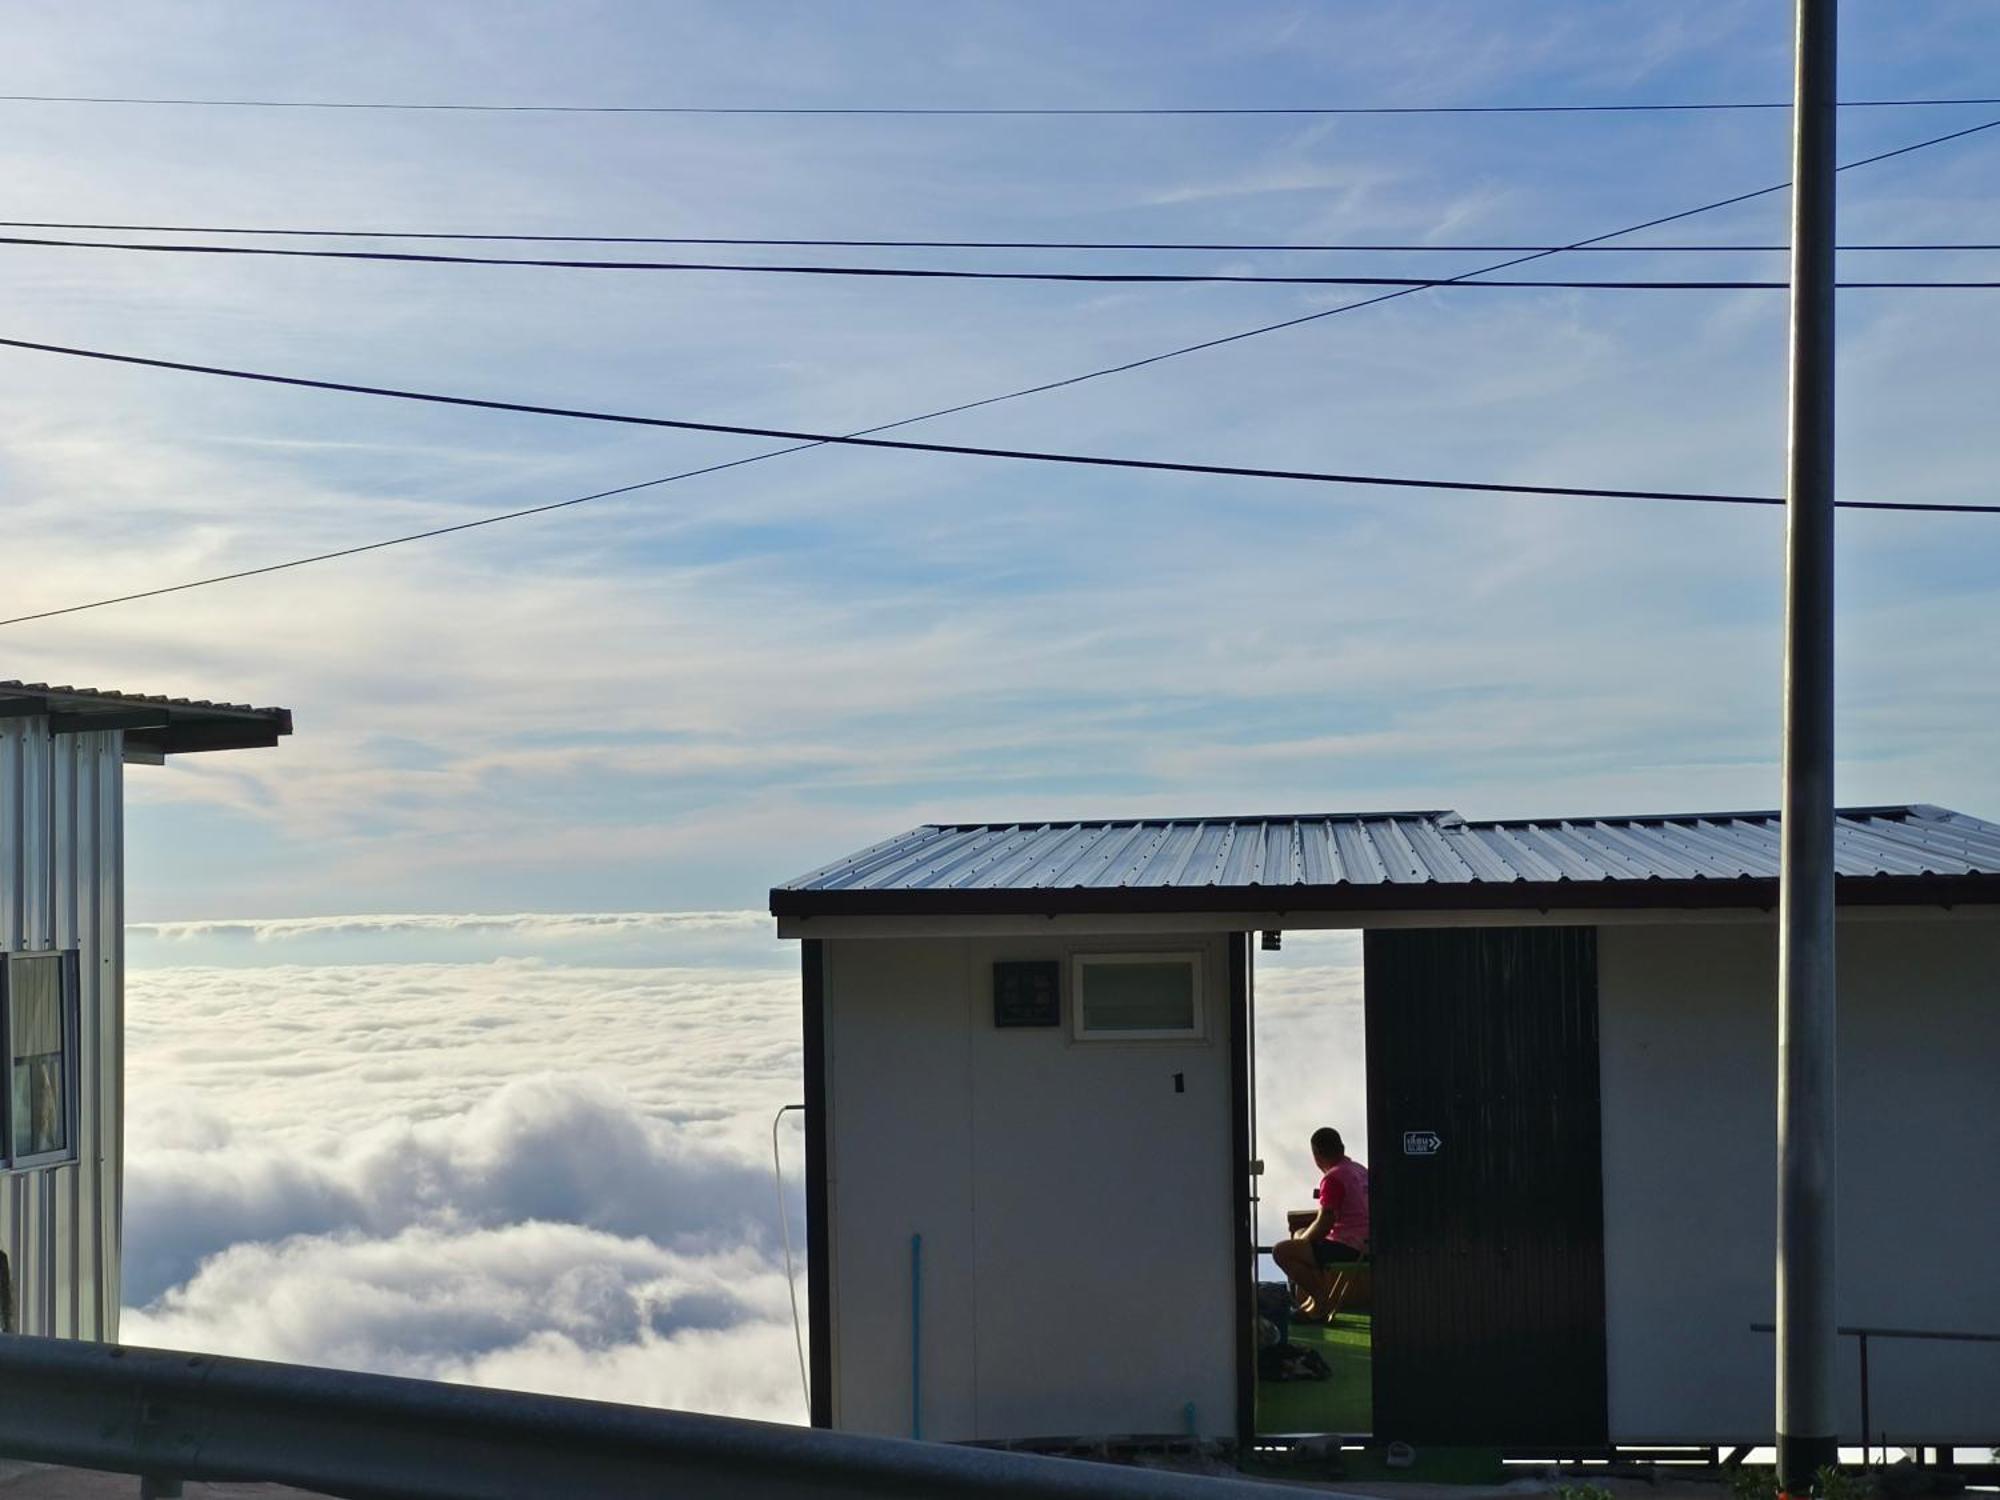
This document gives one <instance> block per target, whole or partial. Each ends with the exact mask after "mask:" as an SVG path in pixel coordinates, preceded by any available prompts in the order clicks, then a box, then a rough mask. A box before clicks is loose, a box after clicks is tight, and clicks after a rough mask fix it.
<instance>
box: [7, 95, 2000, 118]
mask: <svg viewBox="0 0 2000 1500" xmlns="http://www.w3.org/2000/svg"><path fill="white" fill-rule="evenodd" d="M0 103H7V104H138V105H167V106H173V107H177V108H198V109H324V110H381V111H397V112H419V113H437V114H543V115H771V116H805V117H813V118H823V117H827V116H841V115H855V116H863V115H875V116H886V117H921V116H958V117H982V116H983V117H988V118H994V117H1012V118H1068V119H1074V118H1080V117H1088V116H1110V117H1135V118H1144V117H1149V116H1150V117H1163V116H1184V117H1188V116H1191V117H1200V116H1231V115H1248V116H1256V115H1591V114H1707V113H1717V112H1725V111H1731V110H1781V109H1782V110H1789V109H1790V108H1791V107H1792V105H1791V101H1790V100H1789V99H1781V100H1752V101H1729V100H1719V101H1701V100H1697V101H1692V102H1663V103H1639V104H1301V105H1254V106H1244V105H1221V106H1200V105H1164V106H1146V105H1135V106H1100V105H1091V106H1084V107H1075V108H1050V107H1040V108H1036V107H1028V108H1018V107H1004V106H969V105H957V106H943V107H920V106H884V105H713V104H432V103H415V102H408V101H398V100H352V99H232V98H223V99H197V98H175V97H161V96H145V95H131V94H0ZM1970 104H2000V96H1991V97H1986V96H1980V97H1971V98H1942V99H1843V100H1842V101H1840V108H1842V109H1928V108H1942V107H1948V106H1952V105H1970Z"/></svg>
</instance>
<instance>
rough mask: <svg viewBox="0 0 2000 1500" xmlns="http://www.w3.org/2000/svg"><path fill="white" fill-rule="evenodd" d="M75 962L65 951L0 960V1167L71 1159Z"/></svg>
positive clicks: (73, 1152) (73, 1137)
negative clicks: (2, 1063) (2, 1060)
mask: <svg viewBox="0 0 2000 1500" xmlns="http://www.w3.org/2000/svg"><path fill="white" fill-rule="evenodd" d="M76 1038H77V1015H76V965H75V955H74V954H70V953H14V954H9V955H7V956H6V959H5V961H4V962H0V1040H3V1041H4V1044H5V1047H4V1052H5V1057H6V1063H7V1066H6V1070H5V1072H4V1074H0V1102H4V1108H0V1167H9V1168H11V1167H39V1166H48V1165H51V1164H53V1163H56V1162H64V1161H74V1160H75V1159H76Z"/></svg>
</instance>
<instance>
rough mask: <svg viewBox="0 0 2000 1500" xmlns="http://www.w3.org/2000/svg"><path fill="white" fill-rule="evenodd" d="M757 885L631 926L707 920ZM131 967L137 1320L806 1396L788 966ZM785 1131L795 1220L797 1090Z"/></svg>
mask: <svg viewBox="0 0 2000 1500" xmlns="http://www.w3.org/2000/svg"><path fill="white" fill-rule="evenodd" d="M623 915H627V914H618V913H597V914H593V913H585V914H580V915H579V916H576V917H574V918H568V919H565V922H568V923H573V924H575V925H576V926H577V927H580V928H581V929H582V930H584V931H585V932H586V933H588V932H590V931H593V930H594V929H595V927H596V926H597V925H599V924H600V923H615V922H616V921H617V920H618V919H619V918H620V917H621V916H623ZM641 915H645V914H641ZM744 915H747V914H733V913H720V914H698V916H697V919H696V920H695V921H692V922H686V923H676V922H671V921H670V922H664V923H652V924H648V925H647V927H646V929H645V930H646V932H647V933H648V935H649V940H650V941H651V942H652V943H653V944H654V946H655V952H656V956H657V955H658V954H659V953H662V952H664V953H675V954H678V953H680V952H683V951H690V950H693V951H698V950H699V948H700V945H701V944H702V943H703V942H704V941H705V940H706V926H705V922H704V919H706V918H709V917H713V918H716V919H718V920H720V921H721V922H722V924H723V925H724V926H725V927H731V926H738V925H741V924H740V922H739V921H738V920H737V919H738V918H740V917H741V916H744ZM409 920H411V919H406V918H400V917H399V918H391V919H389V921H390V922H391V923H392V924H399V925H400V924H402V923H405V922H406V921H409ZM479 920H482V919H475V918H466V917H462V916H458V915H455V914H420V915H419V916H418V917H417V918H416V919H415V926H416V928H417V929H418V930H419V931H420V932H435V931H445V932H456V931H458V930H459V928H460V924H461V923H462V922H468V921H470V922H477V921H479ZM489 920H490V919H489ZM257 925H258V924H255V923H251V922H242V923H222V924H219V927H220V929H221V930H223V931H254V930H256V928H257ZM526 925H527V930H528V932H529V933H531V934H532V935H533V936H534V937H535V938H536V939H537V940H545V939H549V937H550V934H551V932H552V931H553V933H554V934H555V936H554V939H553V941H554V942H555V943H556V944H558V945H561V944H565V943H567V942H568V941H569V939H568V938H567V937H566V936H565V934H566V933H567V932H568V931H570V930H571V928H570V927H569V926H565V925H562V924H558V925H556V926H554V927H553V928H549V927H545V926H544V925H543V924H542V923H540V922H539V921H537V920H535V919H533V918H530V919H529V920H528V922H527V924H526ZM480 930H484V929H480ZM280 932H281V933H285V934H287V935H288V936H290V939H291V940H294V941H307V940H309V939H320V940H323V941H327V942H332V943H346V944H351V945H356V946H365V945H368V944H371V943H373V942H375V941H377V940H378V938H379V936H380V933H379V930H378V928H377V927H376V925H375V924H373V923H371V922H369V921H366V920H363V921H355V922H346V923H334V924H331V926H330V927H328V928H324V929H322V928H319V927H313V926H309V927H307V928H306V929H305V932H304V935H303V936H299V935H294V934H292V933H291V930H290V929H283V928H281V929H280ZM277 940H278V941H286V940H287V937H283V936H281V937H280V938H278V939H277ZM773 946H774V947H775V944H773ZM129 991H130V993H129V997H128V1007H129V1010H130V1012H131V1017H132V1020H131V1026H130V1038H129V1056H128V1074H129V1081H128V1099H129V1115H128V1124H127V1133H126V1134H127V1198H126V1250H125V1263H124V1264H125V1293H126V1302H127V1308H126V1312H125V1315H124V1319H123V1326H122V1328H121V1337H123V1338H124V1339H125V1340H126V1341H128V1342H132V1343H139V1344H154V1345H163V1346H167V1347H178V1348H198V1349H207V1350H212V1351H216V1352H222V1353H234V1354H240V1355H247V1356H253V1357H261V1358H270V1359H280V1360H291V1361H299V1362H303V1363H307V1364H324V1365H334V1366H342V1367H350V1368H356V1369H368V1370H379V1371H386V1372H390V1373H401V1374H412V1375H422V1376H428V1377H433V1378H439V1379H447V1380H462V1381H470V1382H473V1383H478V1384H489V1385H505V1386H512V1387H516V1388H524V1389H536V1390H548V1391H555V1392H560V1393H566V1394H573V1395H596V1396H602V1397H605V1398H607V1399H616V1400H624V1401H646V1402H653V1403H657V1404H662V1405H671V1406H681V1407H688V1408H692V1409H698V1410H707V1411H716V1412H723V1413H728V1414H733V1415H741V1416H755V1417H765V1418H772V1419H776V1420H785V1421H796V1420H800V1419H801V1417H802V1415H803V1406H802V1401H801V1398H800V1394H799V1386H798V1365H797V1356H796V1352H795V1348H794V1334H793V1329H792V1325H791V1311H790V1302H789V1299H788V1298H787V1295H786V1290H785V1281H784V1272H783V1257H782V1249H781V1245H780V1240H779V1234H778V1227H777V1219H778V1215H777V1203H776V1186H775V1184H774V1182H773V1179H772V1174H771V1161H770V1154H769V1152H770V1136H769V1130H770V1125H771V1118H772V1114H773V1112H774V1111H775V1109H776V1107H777V1106H778V1105H779V1104H782V1103H790V1102H792V1101H793V1100H794V1099H795V1098H796V1095H797V1091H798V1054H797V1047H798V1031H797V1003H798V991H797V979H796V977H795V976H794V975H792V974H789V973H782V972H781V973H772V972H768V971H756V970H752V971H747V972H746V971H744V970H742V969H740V968H735V967H727V966H719V967H712V968H710V967H698V966H692V965H690V966H682V967H675V968H657V967H656V968H625V969H606V968H587V967H564V966H558V965H553V964H548V963H543V962H523V961H508V962H498V963H475V964H441V963H407V964H381V963H377V964H363V965H353V964H327V965H303V964H268V965H265V966H262V967H256V968H238V969H215V968H206V967H181V968H170V969H153V970H145V969H141V970H138V971H136V972H135V973H134V974H133V975H132V976H131V979H130V984H129ZM781 1140H782V1144H783V1146H784V1149H785V1151H786V1153H787V1166H788V1174H787V1175H788V1184H787V1189H786V1191H787V1195H788V1198H789V1200H790V1204H791V1206H790V1209H789V1212H790V1213H791V1215H792V1230H793V1233H794V1235H795V1236H796V1235H798V1234H799V1233H800V1232H801V1225H802V1223H803V1209H804V1203H803V1194H802V1189H801V1185H800V1180H799V1168H800V1165H801V1156H800V1138H799V1132H798V1130H797V1126H796V1119H795V1118H793V1119H792V1120H791V1121H789V1122H788V1126H787V1129H786V1130H785V1132H784V1134H783V1136H782V1137H781ZM802 1291H803V1289H802V1288H801V1292H802Z"/></svg>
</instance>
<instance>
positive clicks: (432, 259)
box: [0, 235, 2000, 292]
mask: <svg viewBox="0 0 2000 1500" xmlns="http://www.w3.org/2000/svg"><path fill="white" fill-rule="evenodd" d="M0 245H13V246H28V247H46V248H51V249H62V250H137V251H145V252H149V253H156V254H167V255H235V256H243V255H262V256H278V257H281V258H284V259H288V260H339V261H362V262H367V263H375V264H380V263H383V262H388V263H392V264H400V265H429V266H437V265H443V266H517V267H534V268H538V269H542V270H564V271H716V272H743V273H747V274H751V275H765V276H845V277H861V278H876V279H888V280H922V281H1055V282H1089V283H1100V284H1101V283H1113V284H1119V285H1131V284H1169V283H1172V284H1184V283H1191V282H1228V283H1233V284H1237V285H1265V286H1272V285H1277V286H1399V287H1410V288H1413V289H1414V288H1419V287H1488V288H1501V289H1508V288H1514V289H1518V288H1530V287H1542V288H1568V289H1571V290H1580V291H1627V292H1740V291H1782V290H1784V288H1785V287H1786V285H1787V283H1785V282H1783V281H1740V280H1739V281H1685V280H1682V281H1669V280H1655V281H1631V280H1627V281H1552V280H1529V281H1490V280H1481V281H1467V280H1465V279H1463V278H1462V277H1436V276H1283V275H1279V276H1273V275H1264V274H1255V273H1249V272H1162V271H984V270H980V271H971V270H957V269H949V268H938V267H920V266H824V265H807V266H786V265H777V266H760V265H742V264H736V263H727V262H716V261H677V260H557V259H551V258H548V257H539V256H536V257H529V256H506V255H441V254H436V253H433V252H415V251H405V250H287V249H282V248H279V247H276V246H272V245H162V244H135V243H131V242H129V241H118V240H56V239H33V238H29V237H27V236H24V235H0ZM1840 285H1841V286H1842V287H1845V288H1854V289H1862V288H1866V289H1871V290H1876V291H1890V290H1894V291H1911V290H1919V289H1924V288H1949V289H1955V290H1971V289H1985V290H1992V289H1994V288H2000V281H1843V282H1841V283H1840Z"/></svg>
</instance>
